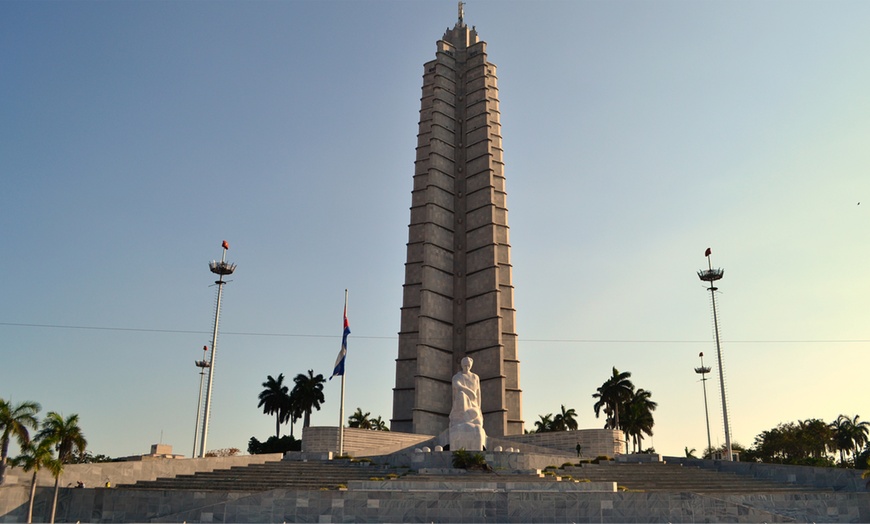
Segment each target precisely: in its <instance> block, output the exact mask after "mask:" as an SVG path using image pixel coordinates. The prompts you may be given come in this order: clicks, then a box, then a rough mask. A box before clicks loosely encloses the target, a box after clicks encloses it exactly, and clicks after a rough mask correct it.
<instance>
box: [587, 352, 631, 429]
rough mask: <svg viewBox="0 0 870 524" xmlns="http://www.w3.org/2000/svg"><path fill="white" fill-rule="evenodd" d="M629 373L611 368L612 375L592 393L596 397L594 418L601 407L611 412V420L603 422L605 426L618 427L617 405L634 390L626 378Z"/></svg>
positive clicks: (626, 398)
mask: <svg viewBox="0 0 870 524" xmlns="http://www.w3.org/2000/svg"><path fill="white" fill-rule="evenodd" d="M630 376H631V373H629V372H628V371H626V372H623V373H620V372H619V370H618V369H616V367H614V368H613V375H611V377H610V378H608V379H607V380H606V381H605V382H604V384H602V385H601V386H600V387H598V388H597V390H596V391H598V392H597V393H594V394H593V395H592V398H597V399H598V402H596V403H595V405H594V406H593V408H595V418H598V416H599V414H600V412H601V408H605V414H607V412H608V411H609V412H610V413H612V414H613V420H612V421H610V422H609V423H607V424H605V425H604V427H605V428H608V427H609V428H610V429H619V428H620V427H621V426H620V424H619V406H620V405H621V404H623V403H624V402H626V401H627V400H628V399H629V398H630V397H631V392H632V391H634V384H632V383H631V381H630V380H628V378H629V377H630Z"/></svg>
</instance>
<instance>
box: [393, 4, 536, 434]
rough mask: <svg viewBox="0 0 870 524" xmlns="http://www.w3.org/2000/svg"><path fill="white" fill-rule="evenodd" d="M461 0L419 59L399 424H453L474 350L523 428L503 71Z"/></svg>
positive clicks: (502, 430)
mask: <svg viewBox="0 0 870 524" xmlns="http://www.w3.org/2000/svg"><path fill="white" fill-rule="evenodd" d="M463 6H464V3H463V2H459V9H458V13H459V22H458V23H457V25H456V27H454V28H453V29H448V30H447V32H445V33H444V36H443V37H442V38H441V40H439V41H438V42H437V50H436V53H435V59H434V60H432V61H430V62H427V63H426V64H424V65H423V71H424V73H423V95H422V97H421V105H420V123H419V128H418V133H417V157H416V160H415V163H414V166H415V167H414V188H413V191H412V192H411V219H410V225H409V229H408V244H407V262H406V264H405V284H404V293H403V300H402V319H401V331H400V332H399V351H398V358H397V359H396V385H395V388H394V389H393V416H392V419H391V429H392V430H393V431H404V432H411V433H423V434H429V435H439V434H440V433H441V432H443V431H444V430H446V429H447V427H448V424H449V420H448V419H449V414H450V410H451V394H452V390H451V380H452V377H453V376H454V374H455V373H457V372H459V371H460V370H461V366H462V361H463V359H464V358H466V357H470V358H472V359H474V363H475V364H474V367H475V371H476V374H477V375H478V376H479V378H480V391H481V406H480V407H481V410H482V413H483V420H484V429H485V430H486V434H487V435H489V436H493V437H498V436H502V435H513V434H522V433H523V419H522V406H521V404H522V391H521V390H520V384H519V359H518V356H517V334H516V331H515V317H516V312H515V310H514V290H513V281H512V276H511V274H512V267H511V260H510V238H509V228H508V221H507V215H508V213H507V193H506V190H505V176H504V163H503V158H502V155H503V153H502V145H501V142H502V141H501V124H500V121H499V118H500V115H499V105H498V81H497V78H496V66H495V64H493V63H491V62H489V61H488V60H487V56H486V43H485V42H482V41H481V40H480V39H479V38H478V35H477V31H476V30H475V29H471V28H468V27H467V26H466V25H465V21H464V9H463Z"/></svg>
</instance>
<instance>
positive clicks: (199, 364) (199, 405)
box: [190, 346, 211, 458]
mask: <svg viewBox="0 0 870 524" xmlns="http://www.w3.org/2000/svg"><path fill="white" fill-rule="evenodd" d="M202 350H203V351H204V353H203V354H202V360H196V361H194V364H195V365H196V367H198V368H199V396H198V397H197V401H196V427H195V428H194V429H193V453H191V454H190V456H191V457H194V458H195V457H196V445H197V444H198V443H199V442H198V440H199V414H200V412H202V383H203V379H204V378H205V368H208V367H211V364H209V363H208V360H206V359H205V357H206V353H207V352H208V346H202Z"/></svg>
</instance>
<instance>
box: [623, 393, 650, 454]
mask: <svg viewBox="0 0 870 524" xmlns="http://www.w3.org/2000/svg"><path fill="white" fill-rule="evenodd" d="M651 396H652V393H651V392H649V391H647V390H645V389H643V388H640V389H638V390H637V391H632V393H631V398H629V399H628V401H627V402H626V403H625V405H624V406H623V410H624V411H625V416H624V417H623V419H622V430H623V431H625V432H626V433H628V435H629V436H630V437H631V439H632V440H633V442H634V448H635V451H636V452H638V453H639V452H640V450H641V448H642V446H641V443H642V442H643V434H644V433H646V434H647V435H649V436H652V434H653V432H652V428H653V425H655V422H654V421H653V416H652V412H653V411H655V409H656V407H657V406H658V404H657V403H656V402H653V401H652V400H650V397H651Z"/></svg>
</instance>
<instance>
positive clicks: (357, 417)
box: [347, 408, 372, 429]
mask: <svg viewBox="0 0 870 524" xmlns="http://www.w3.org/2000/svg"><path fill="white" fill-rule="evenodd" d="M369 415H371V413H369V412H365V413H363V412H362V409H360V408H356V411H354V412H353V415H351V416H349V417H347V427H349V428H360V429H372V421H371V420H369Z"/></svg>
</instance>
